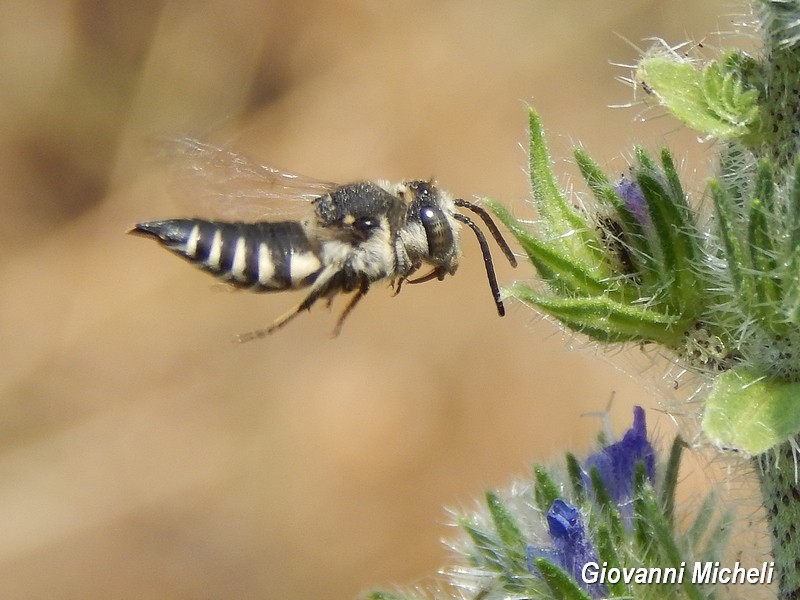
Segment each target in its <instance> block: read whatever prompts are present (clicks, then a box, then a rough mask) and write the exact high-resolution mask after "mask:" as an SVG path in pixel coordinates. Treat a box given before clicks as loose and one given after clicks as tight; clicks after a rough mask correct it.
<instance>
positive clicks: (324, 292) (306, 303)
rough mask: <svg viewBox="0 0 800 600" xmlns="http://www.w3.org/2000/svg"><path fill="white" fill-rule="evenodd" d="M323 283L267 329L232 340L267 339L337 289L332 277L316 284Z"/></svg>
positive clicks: (336, 282) (335, 280) (316, 285)
mask: <svg viewBox="0 0 800 600" xmlns="http://www.w3.org/2000/svg"><path fill="white" fill-rule="evenodd" d="M320 281H324V283H317V284H315V285H314V287H313V288H312V289H311V293H310V294H308V296H306V297H305V300H303V301H302V302H301V303H300V304H298V305H297V306H295V307H294V308H293V309H292V310H290V311H289V312H287V313H285V314H283V315H281V316H280V317H278V318H277V319H275V320H274V321H273V322H272V324H271V325H270V326H269V327H265V328H264V329H256V330H255V331H249V332H247V333H242V334H239V335H237V336H236V337H235V338H234V341H236V342H240V343H243V342H252V341H253V340H260V339H261V338H265V337H267V336H268V335H269V334H271V333H273V332H275V331H277V330H278V329H280V328H281V327H283V326H284V325H286V324H287V323H288V322H289V321H291V320H292V319H294V318H295V317H296V316H297V315H299V314H300V313H301V312H303V311H304V310H309V309H310V308H311V307H312V306H313V305H314V303H315V302H316V301H317V300H319V299H320V298H322V297H323V296H329V295H331V294H332V293H335V291H336V290H337V289H338V286H339V281H338V279H337V278H335V277H333V278H331V277H325V278H323V277H320V278H319V279H318V280H317V282H320Z"/></svg>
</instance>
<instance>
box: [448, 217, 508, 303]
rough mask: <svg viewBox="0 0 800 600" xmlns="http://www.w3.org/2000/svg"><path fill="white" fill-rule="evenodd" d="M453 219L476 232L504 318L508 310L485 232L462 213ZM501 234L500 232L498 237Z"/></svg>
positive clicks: (487, 271)
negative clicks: (501, 295)
mask: <svg viewBox="0 0 800 600" xmlns="http://www.w3.org/2000/svg"><path fill="white" fill-rule="evenodd" d="M476 208H477V207H476ZM478 214H480V213H478ZM484 214H486V213H484ZM486 216H487V218H488V216H489V215H488V214H487V215H486ZM453 217H454V218H455V219H456V221H461V222H462V223H464V224H465V225H468V226H469V228H470V229H472V231H474V232H475V236H476V237H477V238H478V243H479V244H480V245H481V252H482V253H483V264H484V265H485V266H486V276H487V277H488V278H489V287H490V288H491V290H492V295H493V296H494V303H495V305H496V306H497V313H498V314H499V315H500V316H501V317H502V316H503V315H505V314H506V309H505V307H504V306H503V301H502V300H501V299H500V288H499V287H498V285H497V276H496V275H495V274H494V264H493V263H492V255H491V254H490V253H489V242H487V241H486V236H485V235H483V231H481V229H480V227H478V226H477V225H475V223H473V222H472V219H470V218H469V217H467V216H465V215H462V214H461V213H455V214H454V215H453ZM492 225H494V223H492ZM496 229H497V228H496V227H495V230H496ZM499 234H500V232H499V231H498V235H499ZM501 239H502V238H501Z"/></svg>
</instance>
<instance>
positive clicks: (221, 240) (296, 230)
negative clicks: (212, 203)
mask: <svg viewBox="0 0 800 600" xmlns="http://www.w3.org/2000/svg"><path fill="white" fill-rule="evenodd" d="M132 233H139V234H143V235H148V236H151V237H154V238H156V239H157V240H158V241H159V242H160V243H161V244H162V245H163V246H164V247H166V248H167V249H169V250H171V251H173V252H175V253H176V254H178V255H180V256H183V257H184V258H186V259H187V260H189V261H190V262H192V263H194V264H195V265H197V266H198V267H200V268H202V269H204V270H206V271H208V272H210V273H212V274H214V275H216V276H217V277H220V278H221V279H224V280H226V281H228V282H230V283H232V284H233V285H236V286H239V287H247V288H252V289H253V290H255V291H277V290H285V289H289V288H302V287H306V286H308V285H309V284H311V283H312V282H313V281H314V280H315V279H316V277H317V275H318V274H319V272H320V270H321V269H322V262H321V261H320V259H319V256H318V255H317V252H316V249H315V248H314V246H313V245H312V244H311V242H310V241H309V239H308V236H307V235H306V232H305V230H304V229H303V226H302V225H301V224H300V223H297V222H294V221H286V222H280V223H268V222H264V223H219V222H215V221H203V220H200V219H173V220H168V221H151V222H148V223H139V224H138V225H137V226H136V227H135V228H134V229H133V231H132Z"/></svg>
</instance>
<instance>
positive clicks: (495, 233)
mask: <svg viewBox="0 0 800 600" xmlns="http://www.w3.org/2000/svg"><path fill="white" fill-rule="evenodd" d="M455 205H456V206H461V207H463V208H466V209H467V210H471V211H472V212H474V213H475V214H476V215H478V216H479V217H480V218H481V219H482V220H483V222H484V223H486V227H488V228H489V231H490V232H491V233H492V237H493V238H494V241H495V242H497V245H498V246H500V249H501V250H502V251H503V254H505V255H506V258H507V259H508V262H510V263H511V266H512V267H516V266H517V258H516V257H515V256H514V252H512V250H511V247H510V246H509V245H508V242H506V240H505V238H503V234H502V233H500V230H499V229H498V228H497V225H495V224H494V221H493V220H492V217H491V216H490V215H489V213H487V212H486V210H485V209H483V208H481V207H480V206H478V205H477V204H473V203H472V202H467V201H466V200H462V199H461V198H458V199H456V200H455ZM459 220H461V219H459ZM473 229H474V228H473Z"/></svg>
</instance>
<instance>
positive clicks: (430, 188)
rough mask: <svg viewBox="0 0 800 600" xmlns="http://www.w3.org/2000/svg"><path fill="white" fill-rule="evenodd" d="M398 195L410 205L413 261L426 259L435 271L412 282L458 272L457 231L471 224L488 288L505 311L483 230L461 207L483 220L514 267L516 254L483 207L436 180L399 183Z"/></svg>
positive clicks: (408, 243)
mask: <svg viewBox="0 0 800 600" xmlns="http://www.w3.org/2000/svg"><path fill="white" fill-rule="evenodd" d="M398 194H399V196H400V197H401V198H403V199H404V200H405V202H406V203H407V205H408V214H407V219H406V227H405V232H404V235H403V234H401V235H402V237H403V243H404V245H405V248H406V251H407V252H409V255H410V256H411V255H413V256H412V260H415V259H419V260H423V261H425V262H427V263H429V264H431V265H432V266H433V271H432V272H431V273H429V274H428V275H426V276H423V277H420V278H419V279H416V280H414V281H410V283H417V282H422V281H428V280H430V279H433V277H438V279H444V277H445V275H447V274H450V275H452V274H453V273H455V272H456V269H457V268H458V256H459V241H458V230H459V226H460V224H461V223H463V224H464V225H466V226H467V227H469V228H470V229H471V230H472V231H473V233H474V234H475V236H476V237H477V239H478V243H479V244H480V247H481V253H482V254H483V262H484V266H485V267H486V276H487V278H488V280H489V288H490V289H491V291H492V296H493V297H494V302H495V305H496V306H497V312H498V314H499V315H500V316H503V315H504V314H505V308H504V307H503V302H502V299H501V295H500V288H499V287H498V285H497V277H496V276H495V273H494V265H493V263H492V255H491V253H490V252H489V244H488V243H487V241H486V236H485V235H484V233H483V231H481V229H480V228H479V227H478V226H477V225H476V224H475V223H474V222H473V221H472V219H470V218H469V217H467V216H466V215H463V214H461V213H460V212H458V208H459V207H460V208H466V209H467V210H469V211H471V212H473V213H475V214H476V215H478V217H480V219H481V220H482V221H483V222H484V224H485V225H486V227H487V228H488V229H489V232H490V233H491V234H492V237H493V238H494V239H495V241H496V242H497V243H498V245H499V246H500V249H501V250H502V251H503V254H505V256H506V258H507V259H508V262H509V263H510V264H511V266H513V267H516V266H517V260H516V258H515V257H514V253H513V252H512V250H511V248H510V247H509V246H508V244H507V243H506V241H505V240H504V239H503V236H502V235H501V233H500V230H498V229H497V225H495V223H494V221H492V218H491V216H489V213H487V212H486V211H485V210H484V209H483V208H481V207H480V206H477V205H476V204H473V203H472V202H468V201H466V200H461V199H457V200H454V199H453V198H452V197H451V196H450V195H449V194H447V193H446V192H444V191H442V190H440V189H439V188H438V187H437V186H436V183H435V182H434V181H407V182H405V183H403V184H402V185H401V186H400V189H399V191H398Z"/></svg>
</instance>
